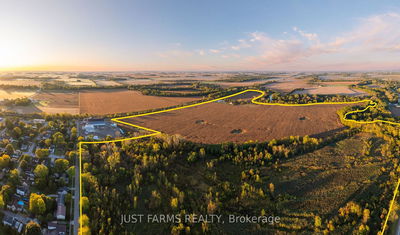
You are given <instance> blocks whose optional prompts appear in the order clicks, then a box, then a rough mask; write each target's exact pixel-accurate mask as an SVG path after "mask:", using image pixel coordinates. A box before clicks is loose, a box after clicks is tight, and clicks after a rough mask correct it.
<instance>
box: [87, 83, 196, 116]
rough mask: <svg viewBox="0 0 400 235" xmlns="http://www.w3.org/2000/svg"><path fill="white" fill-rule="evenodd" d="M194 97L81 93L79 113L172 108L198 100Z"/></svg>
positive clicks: (137, 93) (126, 93) (110, 92)
mask: <svg viewBox="0 0 400 235" xmlns="http://www.w3.org/2000/svg"><path fill="white" fill-rule="evenodd" d="M198 99H199V98H196V97H190V98H186V97H158V96H146V95H142V94H141V93H140V92H138V91H129V90H122V89H121V90H96V91H82V92H80V94H79V100H80V113H82V114H83V113H88V114H98V115H102V114H114V113H126V112H136V111H143V110H149V109H156V108H163V107H168V106H174V105H178V104H183V103H187V102H191V101H195V100H198Z"/></svg>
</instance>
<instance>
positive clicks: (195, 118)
mask: <svg viewBox="0 0 400 235" xmlns="http://www.w3.org/2000/svg"><path fill="white" fill-rule="evenodd" d="M341 107H343V105H329V106H326V105H317V106H308V107H281V106H264V105H253V104H251V105H230V104H226V103H222V102H219V103H211V104H205V105H200V106H196V107H191V108H186V109H181V110H177V111H171V112H166V113H159V114H153V115H149V116H142V117H135V118H130V119H125V121H127V122H130V123H133V124H135V125H140V126H144V127H148V128H151V129H155V130H159V131H161V132H164V133H167V134H180V135H182V136H183V137H184V138H186V139H188V140H190V141H194V142H200V143H210V144H212V143H223V142H237V143H239V142H246V141H249V140H254V141H268V140H271V139H279V138H283V137H287V136H291V135H292V136H296V135H298V136H304V135H309V136H315V137H323V136H327V135H330V134H332V133H335V132H337V131H340V130H342V129H344V128H345V127H344V126H343V125H342V124H341V123H340V120H339V118H338V115H337V114H336V111H337V110H338V109H340V108H341Z"/></svg>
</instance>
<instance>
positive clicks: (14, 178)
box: [8, 169, 19, 187]
mask: <svg viewBox="0 0 400 235" xmlns="http://www.w3.org/2000/svg"><path fill="white" fill-rule="evenodd" d="M8 180H9V182H10V184H11V185H12V186H14V187H17V186H18V184H19V173H18V170H17V169H13V170H11V171H10V175H9V177H8Z"/></svg>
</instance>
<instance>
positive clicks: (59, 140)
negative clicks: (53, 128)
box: [53, 132, 65, 147]
mask: <svg viewBox="0 0 400 235" xmlns="http://www.w3.org/2000/svg"><path fill="white" fill-rule="evenodd" d="M53 143H54V144H55V145H56V146H57V147H60V146H62V145H64V144H65V138H64V135H63V134H62V133H61V132H56V133H55V134H54V135H53Z"/></svg>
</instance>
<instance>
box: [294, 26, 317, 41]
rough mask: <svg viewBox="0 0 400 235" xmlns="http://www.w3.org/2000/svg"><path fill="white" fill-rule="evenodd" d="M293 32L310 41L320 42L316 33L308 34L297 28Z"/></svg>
mask: <svg viewBox="0 0 400 235" xmlns="http://www.w3.org/2000/svg"><path fill="white" fill-rule="evenodd" d="M293 31H295V32H297V33H299V34H300V35H301V36H303V37H305V38H307V39H308V40H310V41H315V40H318V35H317V34H316V33H306V32H305V31H303V30H301V29H299V28H297V27H293Z"/></svg>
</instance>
